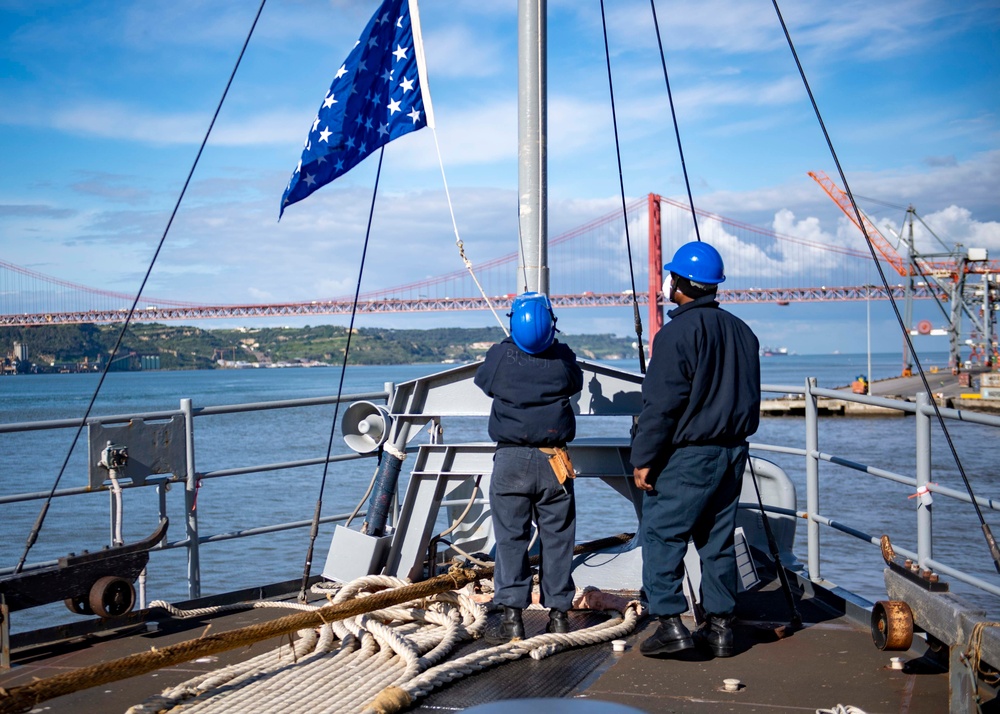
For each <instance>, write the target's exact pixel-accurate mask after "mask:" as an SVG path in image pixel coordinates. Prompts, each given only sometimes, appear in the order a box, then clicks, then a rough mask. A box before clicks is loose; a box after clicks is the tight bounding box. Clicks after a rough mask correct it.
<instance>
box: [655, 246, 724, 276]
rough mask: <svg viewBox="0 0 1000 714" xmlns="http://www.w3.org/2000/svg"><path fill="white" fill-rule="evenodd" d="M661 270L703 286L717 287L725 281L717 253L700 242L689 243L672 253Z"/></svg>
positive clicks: (720, 259)
mask: <svg viewBox="0 0 1000 714" xmlns="http://www.w3.org/2000/svg"><path fill="white" fill-rule="evenodd" d="M663 268H664V269H665V270H669V271H670V272H671V273H676V274H677V275H680V276H681V277H684V278H687V279H688V280H692V281H694V282H696V283H704V284H705V285H718V284H719V283H721V282H722V281H724V280H725V279H726V276H725V274H724V273H723V265H722V256H721V255H719V251H717V250H716V249H715V248H713V247H712V246H710V245H709V244H708V243H702V242H701V241H691V242H690V243H685V244H684V245H682V246H681V247H680V248H678V249H677V252H676V253H674V257H673V260H671V261H670V262H669V263H667V264H666V265H664V266H663Z"/></svg>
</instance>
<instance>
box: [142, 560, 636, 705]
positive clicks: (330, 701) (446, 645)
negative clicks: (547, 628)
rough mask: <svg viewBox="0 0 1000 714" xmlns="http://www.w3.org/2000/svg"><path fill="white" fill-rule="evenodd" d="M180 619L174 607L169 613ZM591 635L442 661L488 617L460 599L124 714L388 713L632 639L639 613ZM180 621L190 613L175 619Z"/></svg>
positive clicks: (412, 607)
mask: <svg viewBox="0 0 1000 714" xmlns="http://www.w3.org/2000/svg"><path fill="white" fill-rule="evenodd" d="M406 586H407V583H406V582H405V581H402V580H399V579H397V578H392V577H388V576H368V577H365V578H360V579H359V580H356V581H354V582H352V583H350V584H348V585H347V586H344V588H343V589H341V590H340V592H338V593H337V595H336V597H335V598H334V604H337V603H339V602H344V601H347V600H352V599H358V598H361V599H367V597H368V593H369V592H370V591H372V590H379V589H383V588H404V587H406ZM175 610H176V608H175ZM625 610H626V612H625V614H624V616H621V615H619V616H618V617H616V618H613V619H610V620H608V621H606V622H603V623H601V624H599V625H597V626H594V627H590V628H586V629H583V630H577V631H574V632H570V633H566V634H559V633H550V634H543V635H539V636H537V637H532V638H530V639H526V640H515V641H513V642H508V643H504V644H501V645H497V646H494V647H490V648H486V649H482V650H478V651H476V652H473V653H471V654H468V655H466V656H464V657H461V658H459V659H456V660H448V659H447V657H448V656H449V655H450V654H451V652H452V651H453V650H454V649H455V647H456V646H457V645H458V644H460V643H461V642H463V641H466V640H469V639H471V638H475V637H479V636H481V634H482V632H483V630H484V628H485V625H486V611H485V609H484V608H483V607H482V606H481V605H478V604H476V603H475V602H474V601H473V600H472V598H471V597H470V596H469V595H467V594H464V593H459V592H445V593H440V594H438V595H435V596H433V597H432V598H430V599H422V600H420V601H414V602H410V603H406V604H404V605H399V606H394V607H389V608H384V609H381V610H376V611H372V612H368V613H366V614H363V615H360V616H357V617H350V618H345V619H343V620H340V621H338V622H333V623H330V624H328V625H323V626H322V627H320V628H319V629H318V630H317V629H310V630H304V631H302V632H300V633H299V640H298V641H297V642H296V643H295V645H294V646H293V647H291V648H290V647H288V646H287V645H286V646H282V647H280V648H278V649H276V650H274V651H272V652H268V653H265V654H262V655H260V656H258V657H256V658H253V659H251V660H249V661H247V662H243V663H240V664H236V665H231V666H229V667H225V668H223V669H221V670H218V671H216V672H211V673H208V674H204V675H199V676H198V677H196V678H194V679H191V680H188V681H186V682H184V683H182V684H180V685H177V686H176V687H172V688H170V689H168V690H166V691H164V692H163V693H162V694H161V695H159V696H156V697H152V698H150V699H147V700H146V701H145V702H143V703H142V704H140V705H137V706H135V707H132V708H131V709H130V710H129V714H149V713H150V712H166V711H170V712H177V713H183V714H222V713H225V712H241V714H257V713H259V714H265V713H268V712H273V711H309V712H345V713H346V712H358V713H363V714H390V713H393V712H399V711H401V710H403V709H405V708H407V707H408V706H410V705H411V704H412V703H413V702H414V701H415V700H417V699H419V698H421V697H423V696H426V695H427V694H429V693H430V692H432V691H433V690H435V689H436V688H438V687H440V686H442V685H444V684H447V683H449V682H452V681H455V680H456V679H459V678H461V677H464V676H467V675H469V674H473V673H475V672H478V671H480V670H483V669H486V668H488V667H492V666H494V665H497V664H501V663H503V662H509V661H513V660H516V659H519V658H521V657H524V656H526V655H527V656H530V657H532V658H534V659H536V660H538V659H542V658H544V657H547V656H549V655H551V654H554V653H556V652H558V651H560V650H562V649H566V648H568V647H578V646H586V645H592V644H597V643H600V642H606V641H609V640H612V639H616V638H618V637H621V636H623V635H626V634H628V633H629V632H631V631H632V630H633V629H635V625H636V622H637V619H638V613H637V610H636V605H635V604H634V603H633V604H631V605H629V606H628V607H626V608H625ZM178 613H179V615H181V616H184V615H188V616H190V613H185V612H184V611H178Z"/></svg>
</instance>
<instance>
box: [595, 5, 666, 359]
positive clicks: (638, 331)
mask: <svg viewBox="0 0 1000 714" xmlns="http://www.w3.org/2000/svg"><path fill="white" fill-rule="evenodd" d="M601 26H602V27H603V28H604V57H605V59H606V60H607V63H608V90H609V91H610V92H611V123H612V124H613V125H614V128H615V154H616V155H617V157H618V186H619V188H620V190H621V199H622V219H623V220H624V221H625V248H626V250H627V251H628V274H629V279H630V280H631V281H632V314H633V319H634V320H635V336H636V340H637V343H636V344H637V345H638V348H639V371H640V372H641V373H642V374H646V348H645V347H643V345H642V318H641V317H640V316H639V298H638V296H637V295H636V292H635V268H634V267H633V265H632V240H631V238H630V237H629V232H628V209H627V208H626V206H625V177H624V174H623V173H622V149H621V143H620V142H619V140H618V117H617V114H616V113H615V85H614V83H613V82H612V81H611V51H610V50H609V49H608V23H607V19H606V18H605V17H604V0H601ZM649 299H650V300H651V301H655V300H656V295H650V296H649Z"/></svg>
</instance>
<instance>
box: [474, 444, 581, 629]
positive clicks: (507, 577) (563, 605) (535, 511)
mask: <svg viewBox="0 0 1000 714" xmlns="http://www.w3.org/2000/svg"><path fill="white" fill-rule="evenodd" d="M565 486H566V490H565V491H563V488H562V486H560V485H559V481H558V480H557V479H556V475H555V474H554V473H553V472H552V467H551V466H549V457H548V455H547V454H543V453H542V452H541V451H539V450H538V449H537V448H535V447H533V446H507V447H504V448H499V449H497V450H496V454H495V456H494V457H493V477H492V478H491V479H490V507H491V510H492V515H493V532H494V534H495V535H496V541H497V545H496V571H495V573H494V574H493V589H494V593H493V601H494V602H495V603H497V604H500V605H506V606H508V607H517V608H525V607H527V606H528V605H530V604H531V570H530V569H529V568H528V543H529V542H530V541H531V521H532V520H534V521H535V523H536V524H537V525H538V538H539V540H540V542H541V564H540V565H539V567H538V575H539V579H540V580H541V590H542V597H541V604H542V606H544V607H548V608H552V609H555V610H569V609H570V608H571V607H573V596H574V595H575V594H576V587H575V586H574V585H573V575H572V566H573V546H574V541H575V539H576V500H575V497H574V495H573V481H572V479H567V480H566V484H565Z"/></svg>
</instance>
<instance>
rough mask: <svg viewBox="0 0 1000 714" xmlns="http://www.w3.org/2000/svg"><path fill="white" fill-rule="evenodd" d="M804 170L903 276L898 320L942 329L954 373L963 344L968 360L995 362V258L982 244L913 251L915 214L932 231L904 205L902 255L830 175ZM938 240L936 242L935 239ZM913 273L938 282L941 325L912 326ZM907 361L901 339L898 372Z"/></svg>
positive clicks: (914, 330) (917, 331)
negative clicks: (966, 323)
mask: <svg viewBox="0 0 1000 714" xmlns="http://www.w3.org/2000/svg"><path fill="white" fill-rule="evenodd" d="M809 176H810V177H812V179H813V180H814V181H816V183H818V184H819V185H820V187H821V188H822V189H823V191H824V192H826V194H827V195H828V196H829V197H830V198H831V199H833V202H834V203H836V204H837V206H838V207H839V208H840V210H842V211H843V212H844V215H846V216H847V217H848V218H849V219H850V221H851V222H852V223H853V224H854V225H855V226H856V227H857V228H858V229H859V230H861V231H862V233H867V235H868V237H869V238H870V239H871V242H872V245H873V246H874V248H875V250H877V251H878V252H879V254H880V255H881V256H882V258H883V259H884V260H885V262H887V263H888V264H889V265H891V266H892V268H893V269H894V270H895V271H896V273H898V274H899V275H900V276H901V277H902V278H904V280H905V282H904V293H903V294H904V305H903V320H904V322H905V324H906V329H907V330H909V331H910V334H911V335H947V336H948V361H949V364H950V366H951V368H952V371H953V372H955V373H958V372H960V371H961V370H962V367H963V365H964V364H965V362H963V360H962V359H961V348H962V345H963V344H966V345H968V346H969V348H970V356H969V364H970V366H971V365H973V364H976V363H980V364H981V365H982V366H984V367H986V368H990V367H994V366H996V365H997V364H998V362H1000V353H998V345H997V332H996V313H997V311H998V310H1000V261H998V260H992V261H991V260H990V259H989V255H988V253H987V251H986V249H985V248H964V247H963V246H961V245H955V247H954V248H952V249H948V247H947V246H945V245H944V244H943V243H942V246H943V247H944V248H945V250H944V251H943V252H940V253H923V252H920V251H918V250H917V249H916V246H915V241H914V222H915V221H916V220H919V221H920V222H921V224H922V225H924V227H925V228H927V230H928V231H929V232H930V233H931V235H932V236H934V232H933V231H931V230H930V228H929V227H927V225H926V224H925V223H923V220H922V219H920V217H919V216H918V215H917V212H916V210H914V208H913V206H909V207H908V208H907V209H906V218H905V219H904V221H903V231H902V233H899V234H896V233H895V232H894V231H893V233H894V237H895V238H896V239H897V241H898V242H899V243H901V244H902V245H903V246H904V255H900V253H899V251H898V250H897V249H896V248H895V247H894V246H893V244H892V243H890V242H889V241H888V240H887V239H886V237H885V236H884V235H883V234H882V232H881V231H880V230H879V229H878V228H877V227H876V226H875V224H874V223H873V222H872V221H871V219H870V218H868V216H867V215H865V213H864V212H863V211H861V209H860V208H859V209H858V211H857V213H855V210H854V206H853V204H852V203H851V199H850V197H849V196H848V195H847V194H846V193H845V192H844V191H843V190H841V189H840V187H838V186H837V185H836V184H835V183H834V182H833V181H832V180H831V179H830V177H828V176H827V175H826V174H825V173H823V172H822V171H810V172H809ZM858 216H860V221H861V222H860V223H859V222H858ZM934 237H935V238H937V236H934ZM938 241H939V242H941V241H940V239H938ZM970 275H979V276H980V280H979V281H978V282H976V281H970V280H969V279H968V277H969V276H970ZM918 278H919V279H920V280H921V281H922V282H925V283H927V284H928V285H933V286H936V287H937V288H939V289H938V290H935V291H933V294H935V295H937V294H942V295H946V296H947V298H948V305H947V306H946V305H945V304H943V303H942V302H941V300H939V299H938V298H937V297H935V302H936V303H937V306H938V308H939V309H940V310H941V312H942V314H943V316H944V319H945V321H946V327H945V328H943V329H935V328H934V326H933V324H932V323H931V322H930V321H929V320H921V321H920V322H919V323H917V325H916V326H915V327H914V325H913V296H914V292H915V288H916V285H917V279H918ZM963 317H968V319H969V325H970V327H969V330H968V333H967V335H968V337H966V338H965V339H964V341H963ZM912 367H913V365H912V362H911V359H910V355H909V354H908V351H907V346H906V342H905V341H904V343H903V374H904V375H909V374H910V372H911V370H912Z"/></svg>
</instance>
